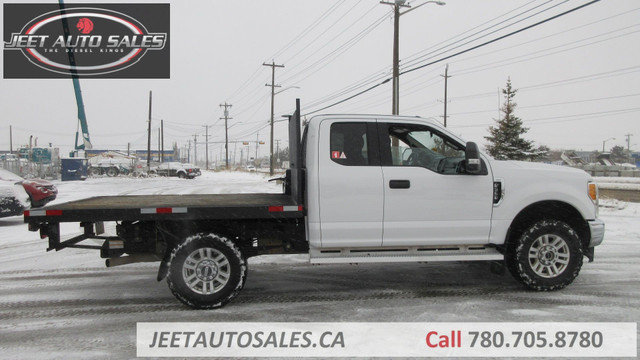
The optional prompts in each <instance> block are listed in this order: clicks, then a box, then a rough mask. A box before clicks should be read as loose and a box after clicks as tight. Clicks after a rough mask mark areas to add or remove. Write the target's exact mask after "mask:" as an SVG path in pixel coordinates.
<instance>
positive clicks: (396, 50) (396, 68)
mask: <svg viewBox="0 0 640 360" xmlns="http://www.w3.org/2000/svg"><path fill="white" fill-rule="evenodd" d="M406 2H407V1H406V0H395V1H394V2H386V1H380V3H381V4H385V5H392V6H393V79H392V80H393V82H392V88H393V89H392V90H393V92H392V97H391V114H392V115H398V114H400V16H401V15H404V14H406V13H408V12H409V11H413V10H415V9H417V8H419V7H421V6H423V5H426V4H429V3H433V4H437V5H445V3H444V2H442V1H427V2H424V3H422V4H420V5H418V6H416V7H413V8H411V6H409V5H408V4H405V3H406ZM401 8H410V9H409V10H407V11H405V12H402V13H401V12H400V9H401Z"/></svg>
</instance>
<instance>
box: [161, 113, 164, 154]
mask: <svg viewBox="0 0 640 360" xmlns="http://www.w3.org/2000/svg"><path fill="white" fill-rule="evenodd" d="M160 138H161V140H160V144H161V146H160V162H161V163H163V162H164V120H160Z"/></svg>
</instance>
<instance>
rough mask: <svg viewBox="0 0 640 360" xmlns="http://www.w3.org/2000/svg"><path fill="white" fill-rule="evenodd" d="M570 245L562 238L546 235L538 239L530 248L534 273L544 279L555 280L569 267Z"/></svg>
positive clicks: (530, 262) (530, 260)
mask: <svg viewBox="0 0 640 360" xmlns="http://www.w3.org/2000/svg"><path fill="white" fill-rule="evenodd" d="M570 259H571V253H570V251H569V245H567V242H566V241H565V240H564V239H563V238H562V237H560V236H558V235H555V234H544V235H542V236H539V237H538V238H536V239H535V240H534V241H533V243H532V244H531V247H530V248H529V265H530V266H531V269H532V270H533V272H534V273H535V274H536V275H538V276H540V277H543V278H554V277H556V276H558V275H560V274H562V273H563V272H564V271H565V270H566V269H567V266H569V260H570Z"/></svg>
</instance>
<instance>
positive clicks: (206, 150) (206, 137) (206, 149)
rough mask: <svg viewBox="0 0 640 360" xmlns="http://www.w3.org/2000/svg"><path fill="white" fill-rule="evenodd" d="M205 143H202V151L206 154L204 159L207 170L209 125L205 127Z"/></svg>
mask: <svg viewBox="0 0 640 360" xmlns="http://www.w3.org/2000/svg"><path fill="white" fill-rule="evenodd" d="M204 128H205V136H204V137H205V142H204V149H205V150H204V151H205V152H206V153H207V154H206V157H205V159H206V160H205V161H206V163H205V169H207V170H209V125H205V126H204Z"/></svg>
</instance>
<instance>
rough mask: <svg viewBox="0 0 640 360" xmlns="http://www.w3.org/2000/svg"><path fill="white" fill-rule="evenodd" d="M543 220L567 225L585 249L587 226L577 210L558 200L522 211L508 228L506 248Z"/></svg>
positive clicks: (540, 203)
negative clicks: (534, 224) (528, 228)
mask: <svg viewBox="0 0 640 360" xmlns="http://www.w3.org/2000/svg"><path fill="white" fill-rule="evenodd" d="M545 219H549V220H560V221H563V222H565V223H567V224H568V225H569V226H571V228H572V229H574V230H575V232H576V233H577V234H578V236H579V237H580V242H581V243H582V247H583V249H584V250H586V249H587V247H588V244H589V239H590V237H591V232H590V230H589V224H588V223H587V221H586V220H585V219H584V218H583V217H582V214H581V213H580V211H578V209H576V208H575V207H573V206H572V205H571V204H568V203H566V202H563V201H558V200H545V201H539V202H536V203H533V204H531V205H529V206H527V207H526V208H524V209H522V210H521V211H520V212H519V213H518V215H516V217H515V218H514V219H513V221H512V222H511V225H510V226H509V230H508V231H507V237H506V241H505V245H506V247H507V248H508V247H509V246H510V244H513V243H514V239H518V238H519V237H520V236H521V235H522V234H523V233H524V231H525V230H526V229H527V227H528V226H529V225H532V224H533V223H535V222H537V221H540V220H545Z"/></svg>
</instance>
